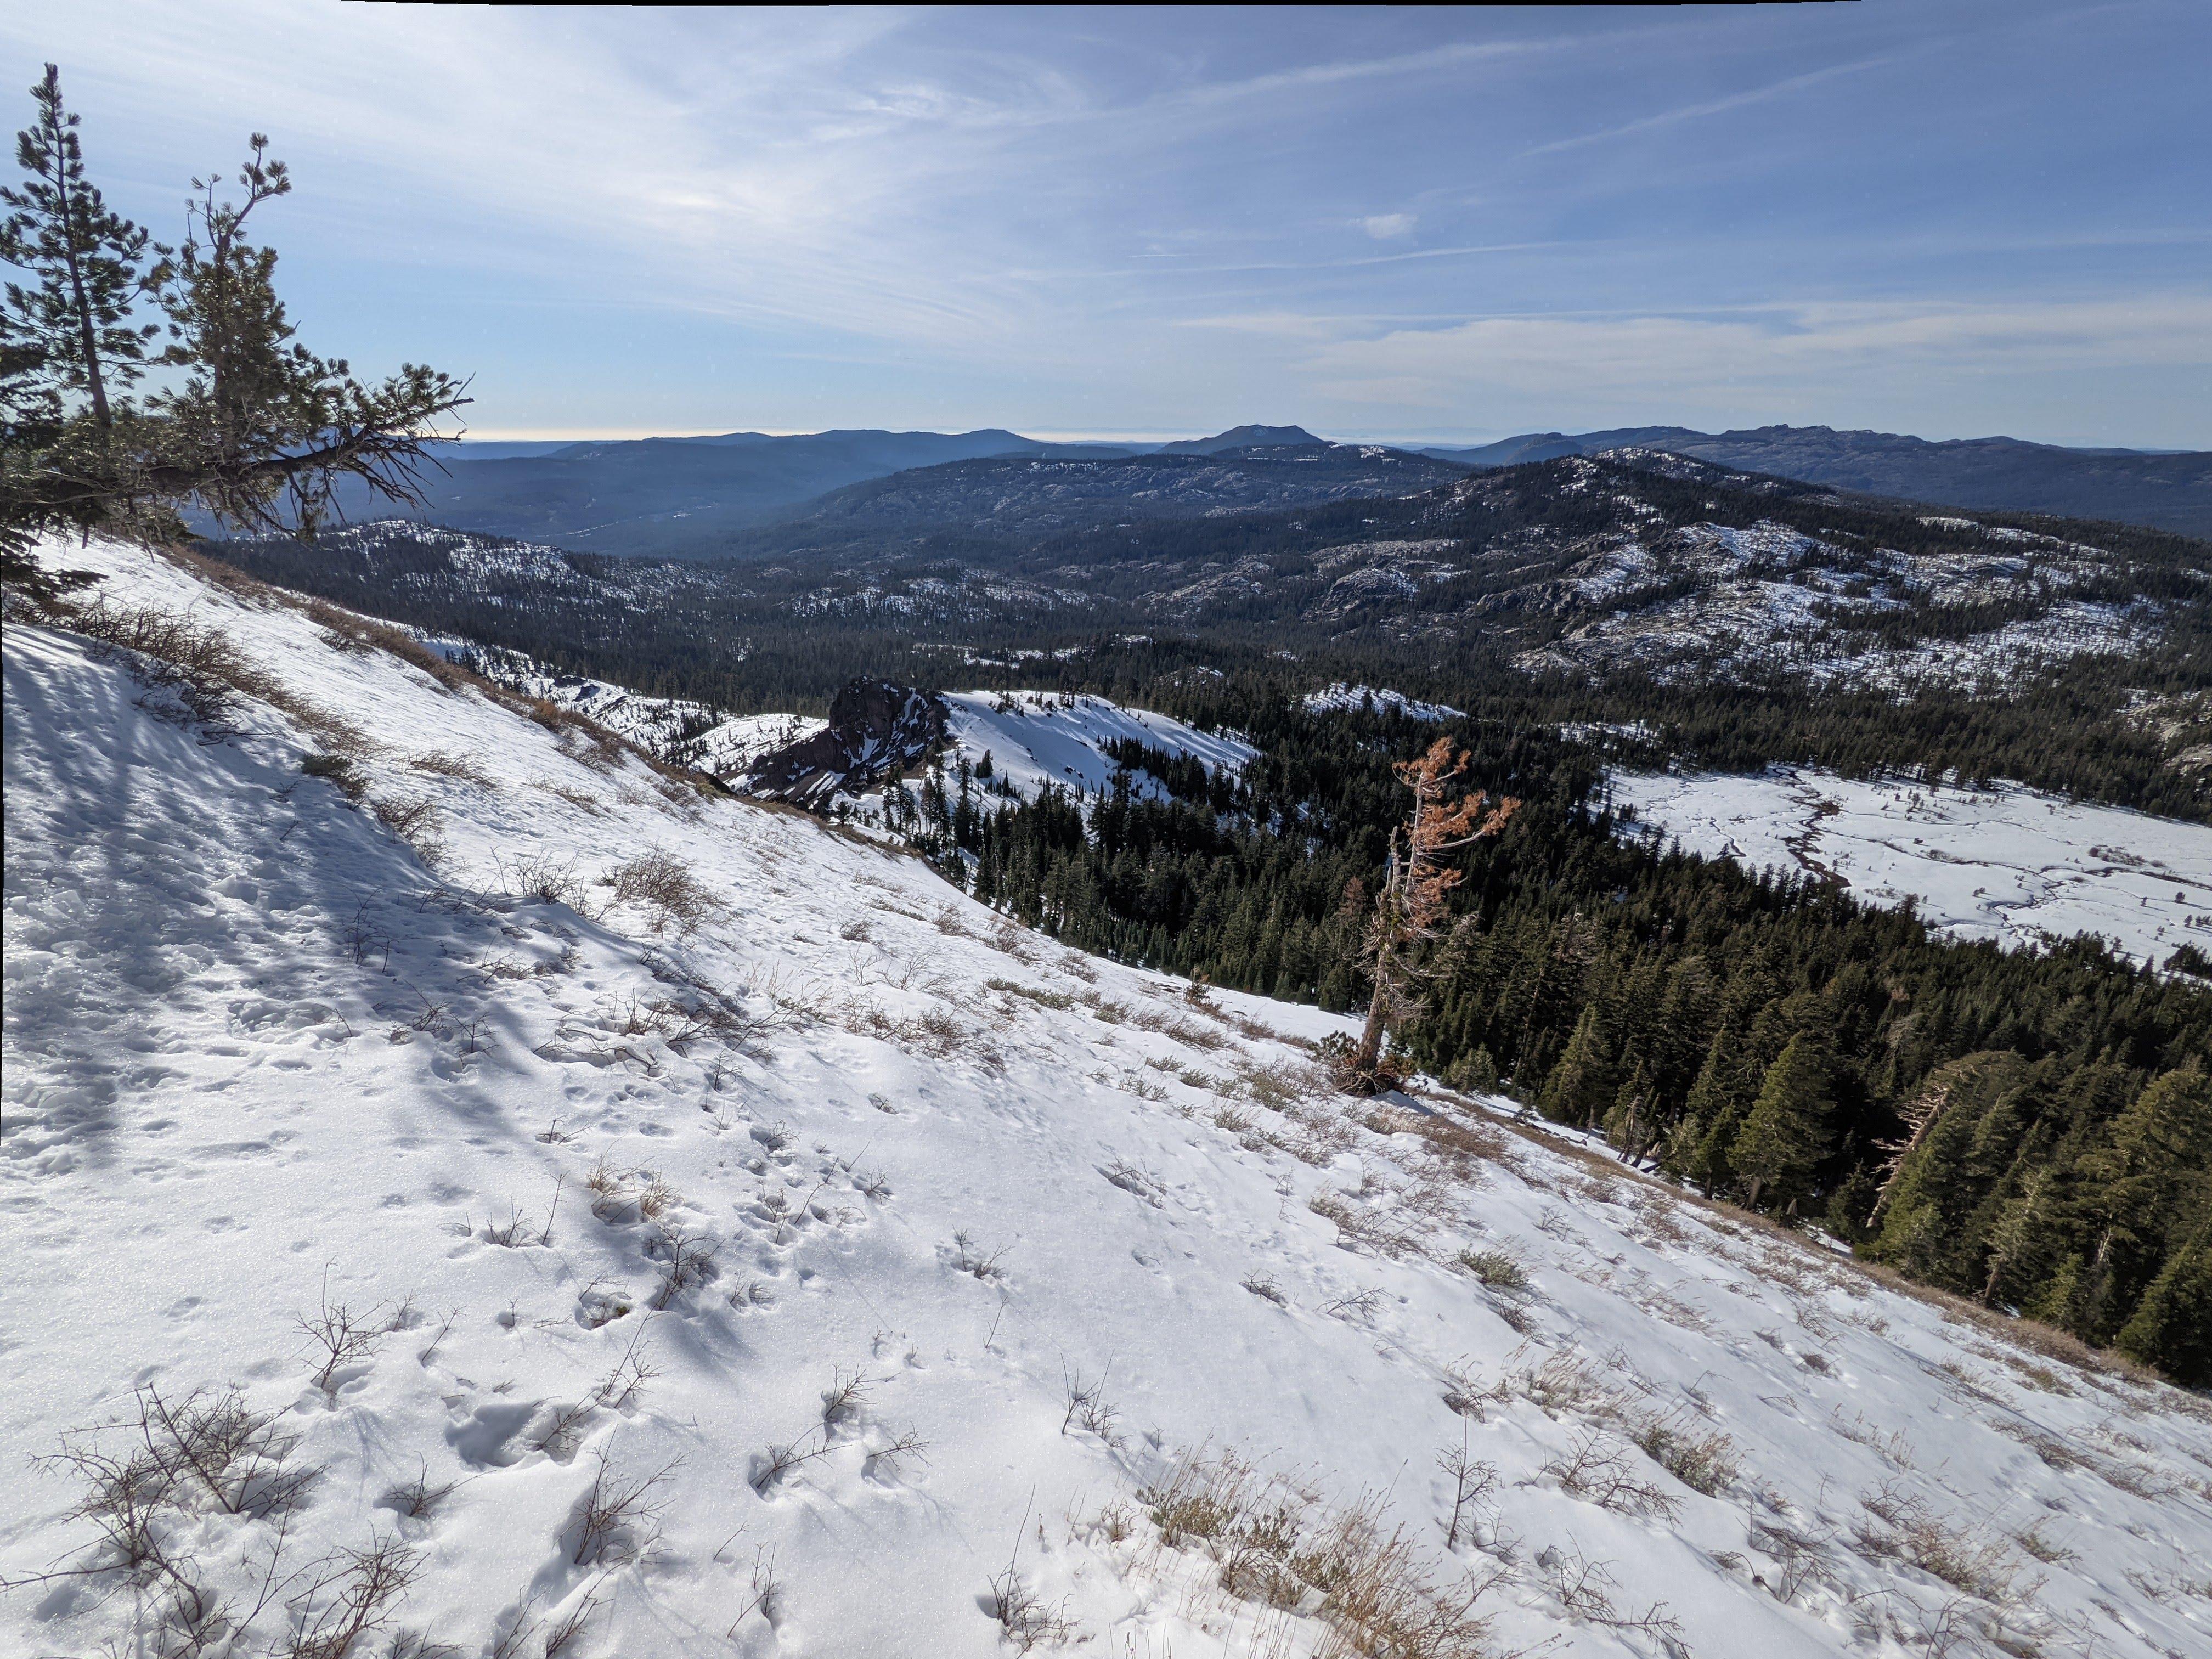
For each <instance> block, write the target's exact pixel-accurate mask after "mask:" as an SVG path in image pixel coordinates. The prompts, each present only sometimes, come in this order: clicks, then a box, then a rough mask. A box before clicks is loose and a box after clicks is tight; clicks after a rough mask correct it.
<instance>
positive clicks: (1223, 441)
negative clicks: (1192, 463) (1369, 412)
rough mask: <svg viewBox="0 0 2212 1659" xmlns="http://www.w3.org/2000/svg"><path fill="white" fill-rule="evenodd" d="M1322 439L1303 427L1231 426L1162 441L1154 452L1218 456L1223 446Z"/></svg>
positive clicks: (1295, 442) (1313, 442)
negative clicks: (1206, 434) (1202, 435)
mask: <svg viewBox="0 0 2212 1659" xmlns="http://www.w3.org/2000/svg"><path fill="white" fill-rule="evenodd" d="M1325 441H1326V440H1324V439H1321V438H1316V437H1315V436H1314V435H1313V434H1312V433H1310V432H1309V431H1307V430H1306V429H1305V428H1304V427H1302V426H1232V427H1231V428H1229V430H1228V431H1226V432H1217V433H1215V434H1214V435H1213V436H1212V437H1211V438H1184V439H1182V440H1181V441H1178V442H1176V443H1171V444H1162V445H1161V446H1160V447H1159V449H1158V452H1157V453H1159V454H1162V455H1218V454H1219V453H1221V452H1222V451H1223V450H1225V449H1251V448H1255V447H1279V446H1285V445H1291V444H1318V443H1322V442H1325Z"/></svg>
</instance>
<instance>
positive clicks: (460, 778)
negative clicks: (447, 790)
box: [408, 749, 499, 789]
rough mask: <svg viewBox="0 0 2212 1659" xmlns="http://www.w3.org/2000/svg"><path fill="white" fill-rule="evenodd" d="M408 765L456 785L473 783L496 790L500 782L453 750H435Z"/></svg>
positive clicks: (417, 756) (413, 758)
mask: <svg viewBox="0 0 2212 1659" xmlns="http://www.w3.org/2000/svg"><path fill="white" fill-rule="evenodd" d="M408 765H410V766H411V767H413V768H414V769H416V771H417V772H428V773H429V774H431V775H433V776H435V777H441V778H451V779H453V781H454V782H456V783H473V784H476V785H477V786H478V787H481V788H485V789H496V788H497V787H499V783H498V780H496V779H495V778H494V777H493V776H492V775H491V774H490V773H489V772H487V771H485V770H484V769H483V767H481V766H479V765H477V763H476V762H474V761H473V760H471V759H470V758H469V757H467V756H466V755H457V754H454V753H453V751H452V750H444V749H441V750H433V751H432V752H430V753H429V754H427V755H416V756H414V757H411V758H410V760H409V761H408Z"/></svg>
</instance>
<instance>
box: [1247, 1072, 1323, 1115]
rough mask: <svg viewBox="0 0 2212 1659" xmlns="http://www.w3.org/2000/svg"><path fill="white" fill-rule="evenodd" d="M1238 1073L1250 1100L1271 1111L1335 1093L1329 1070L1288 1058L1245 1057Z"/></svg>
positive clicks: (1278, 1110)
mask: <svg viewBox="0 0 2212 1659" xmlns="http://www.w3.org/2000/svg"><path fill="white" fill-rule="evenodd" d="M1237 1078H1238V1079H1239V1080H1240V1081H1242V1082H1243V1085H1244V1090H1245V1092H1246V1093H1247V1094H1249V1095H1250V1096H1251V1097H1252V1099H1253V1101H1254V1102H1255V1103H1256V1104H1258V1105H1261V1106H1264V1107H1266V1108H1267V1109H1268V1110H1269V1111H1271V1112H1282V1111H1287V1110H1289V1109H1291V1107H1292V1106H1295V1105H1298V1104H1300V1103H1304V1102H1306V1101H1310V1100H1316V1099H1319V1098H1321V1097H1324V1096H1328V1095H1331V1094H1334V1092H1335V1091H1334V1088H1333V1086H1332V1085H1331V1083H1330V1079H1329V1076H1328V1073H1327V1072H1325V1071H1324V1070H1322V1068H1321V1067H1320V1066H1313V1065H1303V1064H1297V1063H1295V1062H1291V1061H1288V1060H1274V1061H1261V1060H1245V1061H1243V1062H1241V1063H1240V1064H1239V1065H1238V1066H1237Z"/></svg>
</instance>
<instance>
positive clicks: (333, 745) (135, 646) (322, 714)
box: [51, 599, 374, 757]
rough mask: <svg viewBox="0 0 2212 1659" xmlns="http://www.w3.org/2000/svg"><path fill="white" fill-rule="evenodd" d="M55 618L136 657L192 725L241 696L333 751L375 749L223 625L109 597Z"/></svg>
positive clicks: (227, 709) (67, 608) (62, 608)
mask: <svg viewBox="0 0 2212 1659" xmlns="http://www.w3.org/2000/svg"><path fill="white" fill-rule="evenodd" d="M51 616H52V620H53V621H54V622H56V623H58V624H59V625H60V626H61V627H64V628H66V629H70V630H71V631H72V632H75V633H78V634H82V635H86V636H87V637H88V638H90V639H95V640H99V641H101V642H102V643H104V644H106V645H112V646H114V647H118V649H121V650H124V651H127V652H131V653H135V654H136V655H137V657H138V658H139V659H140V663H141V672H142V674H143V677H144V678H146V679H147V680H148V682H149V683H150V684H155V685H161V686H167V687H170V688H173V690H175V691H176V693H177V695H178V697H179V701H181V702H182V703H183V704H184V707H185V713H186V714H188V715H189V716H190V718H191V719H193V720H199V721H202V722H204V723H208V724H215V723H217V722H220V721H221V720H223V719H224V718H226V717H227V716H228V714H230V713H231V712H232V710H233V709H234V708H235V707H236V706H237V703H238V701H239V699H240V698H250V699H252V700H253V701H256V702H264V703H267V704H268V705H269V706H270V708H275V709H277V710H278V711H280V712H281V713H283V714H287V715H289V716H290V717H291V719H292V720H293V722H294V723H295V725H297V726H299V727H300V728H301V730H302V731H304V732H307V733H308V734H309V735H310V736H312V737H313V738H316V739H317V740H318V741H319V742H320V743H321V744H323V746H324V747H325V749H328V750H331V751H333V752H334V753H337V754H341V755H344V756H349V757H359V756H362V755H366V754H368V753H369V752H371V751H372V750H373V749H374V744H371V743H370V742H369V740H368V737H367V736H366V735H365V734H364V733H363V732H362V731H361V729H360V728H359V727H357V726H353V725H350V724H349V723H348V722H347V721H344V720H340V719H338V718H337V716H336V715H334V714H330V713H329V712H328V711H326V710H325V709H323V708H318V707H317V706H316V705H315V704H313V703H311V702H308V701H307V699H306V698H304V697H301V696H296V695H295V694H294V693H293V692H291V691H290V690H287V689H286V688H285V686H284V684H283V682H282V681H280V680H278V679H277V678H276V677H275V676H274V675H272V674H270V672H269V671H267V670H266V669H264V668H263V667H262V666H261V665H259V664H258V663H256V662H254V661H252V659H250V658H248V657H247V656H246V653H245V651H244V650H243V649H242V648H241V647H240V646H239V644H238V642H237V641H235V640H234V639H232V638H231V636H230V635H228V634H226V633H224V632H223V631H222V629H219V628H211V627H209V626H207V625H206V624H205V623H200V622H197V621H195V620H194V619H193V618H192V617H190V616H188V615H186V614H185V612H183V611H171V610H168V609H167V608H166V607H163V606H161V605H117V604H115V603H114V602H112V600H108V599H94V600H93V601H91V602H90V603H89V604H85V605H76V604H70V603H67V602H64V603H63V604H61V605H57V606H55V607H54V608H53V610H52V612H51Z"/></svg>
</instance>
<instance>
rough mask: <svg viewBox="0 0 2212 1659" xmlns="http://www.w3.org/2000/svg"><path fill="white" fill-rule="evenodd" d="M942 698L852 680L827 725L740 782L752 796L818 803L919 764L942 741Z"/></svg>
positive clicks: (763, 760) (762, 761) (764, 760)
mask: <svg viewBox="0 0 2212 1659" xmlns="http://www.w3.org/2000/svg"><path fill="white" fill-rule="evenodd" d="M944 741H945V700H944V699H943V698H942V697H940V696H937V695H936V693H934V692H932V691H917V690H914V689H913V688H912V687H911V686H904V685H894V684H891V683H890V681H889V680H869V679H859V680H853V681H851V682H849V683H848V684H846V686H845V687H844V688H843V689H842V690H840V691H839V692H838V693H837V695H836V697H835V698H834V699H833V700H832V701H831V702H830V704H829V726H827V727H826V728H825V729H823V730H822V731H820V732H816V733H815V734H814V735H813V736H812V737H811V738H801V739H800V740H799V742H797V743H794V744H788V745H787V746H786V747H784V748H781V749H775V750H769V752H768V753H767V754H765V755H763V756H762V757H760V758H759V759H758V760H757V761H755V762H754V763H753V766H752V769H751V770H750V772H748V773H747V774H746V775H745V776H744V778H743V779H741V780H740V781H739V782H740V785H741V787H743V788H744V790H745V791H746V793H749V794H755V795H765V796H767V797H768V798H769V799H772V800H787V801H790V802H792V803H793V805H799V806H807V807H819V806H822V805H826V804H827V803H828V802H829V798H830V797H831V796H833V795H835V794H836V793H837V792H838V791H839V790H841V789H842V790H846V791H848V792H858V791H860V790H862V789H866V788H869V787H872V786H874V785H876V784H878V783H882V782H884V781H886V780H888V779H890V778H893V777H896V776H898V775H901V774H902V773H904V772H905V771H906V770H907V769H908V768H910V767H913V766H916V765H919V764H920V763H921V762H922V761H923V760H924V759H926V758H927V757H928V755H929V754H930V752H931V751H932V750H934V749H935V748H936V747H937V746H938V745H939V744H941V743H942V742H944Z"/></svg>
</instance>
